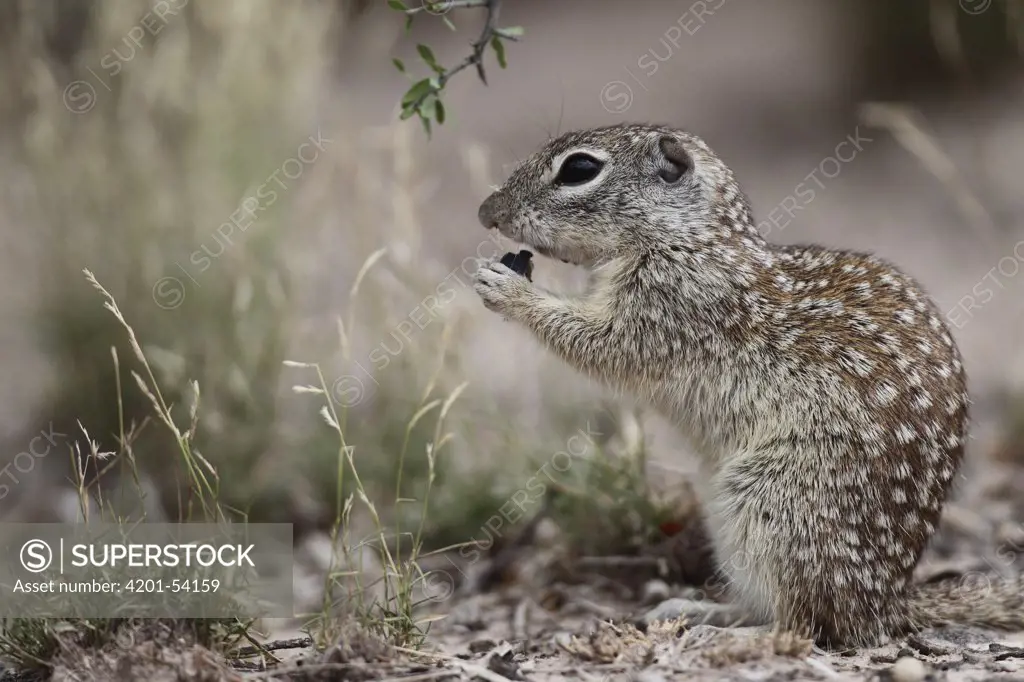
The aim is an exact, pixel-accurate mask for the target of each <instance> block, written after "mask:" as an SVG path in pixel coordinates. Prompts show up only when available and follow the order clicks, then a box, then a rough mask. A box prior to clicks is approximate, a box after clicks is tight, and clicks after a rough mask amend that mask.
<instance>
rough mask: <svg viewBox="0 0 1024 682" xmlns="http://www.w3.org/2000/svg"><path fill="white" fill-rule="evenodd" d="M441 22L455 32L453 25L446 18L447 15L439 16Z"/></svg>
mask: <svg viewBox="0 0 1024 682" xmlns="http://www.w3.org/2000/svg"><path fill="white" fill-rule="evenodd" d="M441 21H443V22H444V25H445V26H447V27H448V28H450V29H451V30H453V31H454V30H455V24H453V23H452V20H451V19H449V18H448V15H447V14H442V15H441Z"/></svg>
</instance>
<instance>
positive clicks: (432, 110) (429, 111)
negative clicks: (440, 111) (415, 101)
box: [420, 95, 437, 118]
mask: <svg viewBox="0 0 1024 682" xmlns="http://www.w3.org/2000/svg"><path fill="white" fill-rule="evenodd" d="M436 112H437V96H436V95H428V96H427V97H426V98H424V100H423V103H422V104H420V116H422V117H424V118H435V117H436Z"/></svg>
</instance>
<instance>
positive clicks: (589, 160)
mask: <svg viewBox="0 0 1024 682" xmlns="http://www.w3.org/2000/svg"><path fill="white" fill-rule="evenodd" d="M602 168H604V161H600V160H598V159H595V158H594V157H593V156H590V155H589V154H582V153H580V154H573V155H571V156H569V157H568V158H567V159H566V160H565V161H563V162H562V167H561V168H559V169H558V175H557V176H555V184H556V185H570V186H572V185H582V184H584V183H586V182H590V181H591V180H593V179H594V178H596V177H597V174H598V173H600V172H601V169H602Z"/></svg>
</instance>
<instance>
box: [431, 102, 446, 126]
mask: <svg viewBox="0 0 1024 682" xmlns="http://www.w3.org/2000/svg"><path fill="white" fill-rule="evenodd" d="M445 115H446V114H445V111H444V103H443V102H442V101H441V100H437V104H436V105H435V106H434V117H435V118H436V119H437V123H438V125H444V118H445Z"/></svg>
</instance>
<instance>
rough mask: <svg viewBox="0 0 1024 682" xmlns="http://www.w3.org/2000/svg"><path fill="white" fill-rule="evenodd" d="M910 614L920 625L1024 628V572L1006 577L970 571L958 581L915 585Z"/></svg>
mask: <svg viewBox="0 0 1024 682" xmlns="http://www.w3.org/2000/svg"><path fill="white" fill-rule="evenodd" d="M909 597H910V617H911V619H912V620H913V621H914V622H915V625H917V626H919V627H930V626H934V625H945V624H961V625H978V626H981V627H988V628H995V629H998V630H1024V575H1021V576H1018V577H1017V578H1011V579H1005V578H1000V577H999V576H990V575H985V574H982V573H967V574H964V575H963V576H962V577H961V578H960V579H958V580H944V581H941V582H935V583H922V584H918V585H914V586H913V587H912V588H911V591H910V595H909Z"/></svg>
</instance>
